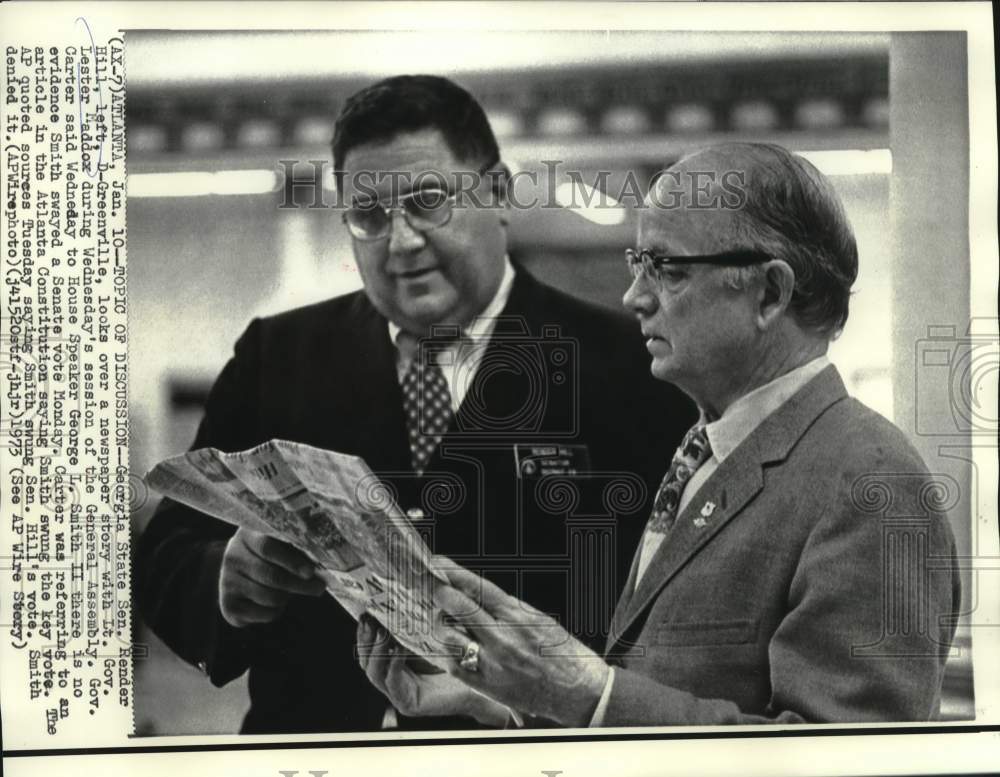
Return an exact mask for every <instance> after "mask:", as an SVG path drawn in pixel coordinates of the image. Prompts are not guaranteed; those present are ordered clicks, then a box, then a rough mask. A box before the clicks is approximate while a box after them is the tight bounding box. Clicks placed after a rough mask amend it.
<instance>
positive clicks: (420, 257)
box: [134, 76, 694, 733]
mask: <svg viewBox="0 0 1000 777" xmlns="http://www.w3.org/2000/svg"><path fill="white" fill-rule="evenodd" d="M333 159H334V169H335V171H336V172H337V173H338V174H339V187H338V189H339V192H340V196H341V197H342V199H343V200H344V202H345V203H346V204H347V205H349V207H348V209H347V210H346V211H345V213H344V220H345V222H346V226H347V228H348V229H349V230H350V234H351V236H352V238H353V245H354V254H355V258H356V260H357V266H358V270H359V272H360V275H361V278H362V280H363V281H364V290H363V291H360V292H357V293H354V294H349V295H346V296H343V297H338V298H335V299H331V300H328V301H326V302H323V303H320V304H317V305H312V306H309V307H306V308H301V309H298V310H293V311H289V312H287V313H283V314H281V315H278V316H274V317H271V318H267V319H262V320H255V321H253V322H252V323H251V324H250V326H249V327H248V329H247V330H246V332H245V333H244V334H243V336H242V337H241V338H240V340H239V342H238V343H237V345H236V349H235V354H234V356H233V358H232V359H231V360H230V362H229V363H228V364H227V365H226V367H225V368H224V369H223V371H222V373H221V374H220V376H219V378H218V380H217V382H216V384H215V386H214V387H213V389H212V392H211V395H210V397H209V400H208V404H207V407H206V412H205V417H204V420H203V421H202V424H201V426H200V428H199V430H198V434H197V437H196V439H195V441H194V447H195V448H200V447H206V446H214V447H217V448H220V449H223V450H226V451H233V450H242V449H246V448H249V447H252V446H254V445H257V444H259V443H262V442H265V441H267V440H269V439H271V438H283V439H288V440H294V441H298V442H303V443H307V444H310V445H314V446H317V447H320V448H327V449H333V450H338V451H342V452H346V453H351V454H354V455H357V456H361V457H363V458H364V459H365V460H366V461H367V462H368V464H369V466H370V467H371V468H372V470H373V471H374V472H376V473H377V474H378V475H379V476H380V478H381V479H382V480H383V481H384V482H386V483H387V484H388V485H389V487H390V488H391V489H392V490H393V491H394V492H395V494H396V497H397V501H398V503H399V504H400V506H401V507H402V508H403V509H404V510H406V511H407V512H408V513H409V514H410V515H411V516H412V517H413V520H414V522H415V524H416V525H417V527H418V529H419V530H420V531H421V532H423V533H424V535H425V537H426V539H427V541H428V542H429V544H430V545H431V547H432V548H433V549H434V550H435V551H436V552H438V553H445V554H448V555H449V556H451V557H453V558H456V559H458V560H460V561H462V562H463V563H465V564H468V565H470V566H473V567H475V568H476V569H477V570H479V571H481V572H483V574H485V575H486V576H487V577H489V578H490V579H492V580H494V581H495V582H497V583H498V584H501V585H503V586H504V587H505V588H507V589H508V590H511V591H512V592H514V593H516V594H518V595H519V596H521V597H522V598H524V599H525V600H527V601H529V602H531V603H532V604H533V605H534V606H536V607H538V608H540V609H543V610H545V611H546V612H549V613H552V614H553V615H554V616H556V617H557V618H558V619H559V620H560V622H562V623H563V625H564V626H565V627H566V628H568V629H569V630H570V631H572V632H573V633H574V634H575V635H576V636H577V637H579V638H580V639H583V640H585V641H587V642H589V643H593V644H595V646H596V645H598V644H599V643H600V642H601V641H603V639H604V638H605V636H606V634H607V631H608V625H609V622H610V616H611V610H612V607H611V606H610V603H611V602H612V601H613V599H612V598H611V597H612V596H613V593H614V592H615V591H616V590H617V589H618V588H619V587H620V585H621V583H622V581H623V578H624V573H625V571H626V570H627V568H628V559H629V558H630V557H631V554H632V551H633V549H634V548H635V546H636V544H637V542H638V538H639V535H640V534H641V530H642V516H643V514H644V513H645V511H646V510H648V505H649V503H650V502H651V500H652V492H651V490H649V489H646V487H645V482H646V481H647V479H648V477H650V476H651V473H652V472H653V471H655V470H656V469H658V468H660V467H662V462H663V461H665V460H666V459H667V458H668V457H669V455H670V451H671V450H672V448H673V446H675V445H676V444H677V442H678V441H679V440H680V438H681V436H682V435H683V431H684V429H685V428H686V427H687V426H688V425H689V424H690V423H691V421H692V420H693V418H694V412H693V407H692V406H691V404H690V402H689V401H688V400H687V399H686V398H685V397H684V396H683V395H682V394H680V392H678V391H676V390H675V389H673V388H672V387H668V386H666V385H665V384H658V383H657V382H656V381H654V380H653V379H652V378H651V377H650V376H649V375H648V374H647V373H646V370H645V364H644V362H645V358H644V355H643V354H642V349H641V347H640V344H639V342H638V341H637V338H636V337H635V334H634V329H635V324H634V322H630V321H628V320H627V318H626V317H624V316H619V315H617V314H615V313H613V312H611V311H607V310H603V309H600V308H598V307H596V306H594V305H590V304H587V303H584V302H581V301H580V300H577V299H574V298H572V297H570V296H568V295H566V294H564V293H562V292H559V291H557V290H556V289H553V288H551V287H549V286H546V285H544V284H542V283H541V282H539V281H537V280H536V279H534V278H533V277H532V276H531V275H530V274H529V273H528V272H527V271H526V270H525V269H524V268H523V267H519V266H517V265H516V264H515V263H514V262H512V261H511V260H510V259H509V257H508V255H507V215H508V210H507V206H506V202H505V199H504V185H505V178H506V168H505V167H504V165H503V164H502V162H501V161H500V157H499V150H498V148H497V143H496V140H495V138H494V136H493V132H492V130H491V129H490V126H489V123H488V122H487V120H486V116H485V114H484V112H483V110H482V108H481V107H480V106H479V105H478V103H476V101H475V100H474V99H473V98H472V96H471V95H469V94H468V93H467V92H466V91H465V90H463V89H461V88H460V87H459V86H457V85H456V84H454V83H452V82H450V81H448V80H446V79H443V78H436V77H430V76H401V77H396V78H390V79H387V80H385V81H382V82H379V83H377V84H374V85H372V86H370V87H368V88H366V89H364V90H362V91H361V92H359V93H358V94H356V95H354V96H353V97H352V98H350V99H349V100H348V101H347V103H346V104H345V106H344V108H343V111H342V112H341V115H340V118H339V119H338V121H337V124H336V128H335V132H334V139H333ZM609 373H611V374H614V375H618V376H624V377H625V379H624V380H622V381H620V382H618V381H608V380H607V375H608V374H609ZM554 475H558V476H559V478H560V479H561V480H562V482H563V483H570V484H572V485H574V486H576V489H575V490H576V494H575V495H574V496H573V498H571V499H568V500H562V499H561V498H560V494H559V493H555V492H551V491H550V490H546V489H548V487H549V484H551V483H552V478H551V477H550V476H554ZM560 493H565V492H560ZM646 494H648V497H647V496H646ZM629 518H632V519H633V520H629ZM594 543H596V546H597V547H599V548H600V554H599V555H592V556H591V557H590V558H585V557H584V556H583V555H581V554H580V553H579V552H578V551H579V550H580V549H581V548H583V549H586V548H588V547H591V546H593V545H594ZM594 559H598V560H599V561H600V562H601V564H600V565H599V566H595V565H594V563H592V561H593V560H594ZM619 562H620V563H619ZM134 568H135V579H136V582H135V591H136V596H137V601H138V603H139V606H140V612H141V614H142V615H143V617H144V618H145V620H146V621H147V623H148V624H149V625H150V626H151V627H152V628H153V630H154V631H155V632H156V633H157V634H158V635H160V636H161V637H162V638H163V639H164V641H166V642H167V644H168V645H169V646H170V647H172V648H173V649H174V650H175V651H176V652H177V653H178V654H179V655H180V656H181V657H183V658H184V659H185V660H187V661H189V662H190V663H192V664H196V665H199V666H200V667H201V668H202V669H203V671H205V672H206V674H208V675H209V677H210V678H211V680H212V681H213V682H214V683H216V684H219V685H222V684H224V683H226V682H228V681H230V680H232V679H233V678H235V677H237V676H239V675H241V674H242V673H243V672H245V671H247V670H248V669H249V681H248V682H249V691H250V701H251V706H250V710H249V712H248V713H247V717H246V719H245V721H244V724H243V730H244V731H245V732H253V733H262V732H277V731H287V732H306V731H357V730H361V731H365V730H378V729H379V728H383V727H392V726H395V725H397V724H402V725H406V726H411V727H412V726H417V725H420V726H423V727H432V728H454V727H456V726H460V727H469V726H474V725H475V721H473V720H471V719H470V718H463V719H450V720H444V719H435V720H430V721H424V720H421V721H415V720H414V721H401V720H400V719H399V717H398V716H397V715H396V714H395V712H394V711H392V710H387V704H386V701H385V699H384V698H383V697H382V696H381V695H380V694H379V693H378V692H377V691H376V690H375V689H374V688H372V687H371V686H370V685H369V683H368V682H367V680H366V678H365V675H364V674H363V673H362V672H361V671H360V670H359V669H358V666H357V663H356V660H355V652H354V648H355V637H354V635H355V625H354V622H353V621H352V620H351V618H350V616H348V615H347V613H346V612H344V611H343V610H342V609H341V608H340V607H339V605H338V604H337V603H336V602H335V601H334V600H333V599H332V598H331V597H328V596H321V595H320V594H321V593H322V591H323V586H322V584H321V583H320V582H319V581H318V579H317V578H316V577H315V576H314V574H313V568H312V564H311V563H310V562H309V560H308V559H307V558H305V557H304V556H303V554H301V553H299V552H298V551H297V550H295V549H294V548H292V547H291V546H289V545H286V544H284V543H281V542H279V541H277V540H275V539H273V538H270V537H266V536H264V535H261V534H257V533H255V532H252V531H248V530H246V529H240V530H239V531H237V532H235V534H234V533H233V530H232V528H230V527H228V526H226V525H224V524H222V523H220V522H218V521H215V520H212V519H210V518H208V517H207V516H204V515H200V514H198V513H196V512H194V511H192V510H190V509H188V508H186V507H184V506H182V505H180V504H177V503H174V502H172V501H170V500H165V501H164V503H163V504H162V505H161V506H160V507H159V509H158V510H157V513H156V515H155V516H154V518H153V520H152V521H151V523H150V525H149V527H148V528H147V530H146V531H145V532H144V534H143V535H142V536H141V537H140V539H139V542H138V546H137V552H136V557H135V563H134ZM619 570H621V573H619ZM580 578H585V579H591V580H594V581H598V583H597V587H596V588H588V589H583V588H581V587H579V586H575V585H573V581H574V580H576V579H580Z"/></svg>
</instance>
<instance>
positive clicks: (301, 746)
mask: <svg viewBox="0 0 1000 777" xmlns="http://www.w3.org/2000/svg"><path fill="white" fill-rule="evenodd" d="M995 732H1000V724H995V725H981V726H977V725H959V726H920V727H917V726H897V727H888V726H879V727H869V728H818V729H817V728H804V729H785V730H781V731H731V732H730V731H724V732H720V731H698V732H691V733H684V732H676V733H674V732H671V733H646V734H577V735H566V734H563V735H538V736H524V737H481V736H477V737H468V738H462V739H426V738H425V739H342V740H337V739H334V740H318V741H311V742H302V741H296V742H247V743H246V744H241V743H232V744H214V745H139V746H137V747H75V748H67V749H59V748H43V749H36V750H3V751H2V754H3V757H4V758H38V757H49V756H61V755H69V756H78V755H129V754H132V753H135V754H150V753H187V752H190V753H212V752H226V751H234V750H313V749H335V748H345V747H427V746H437V747H442V746H451V745H497V744H499V745H508V744H517V743H520V742H524V743H528V744H539V743H544V742H604V741H613V742H637V741H638V742H642V741H650V740H675V739H749V738H755V737H757V738H767V739H773V738H785V737H828V736H884V735H887V734H888V735H905V734H909V735H913V734H961V733H972V734H985V733H995Z"/></svg>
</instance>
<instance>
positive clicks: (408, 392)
mask: <svg viewBox="0 0 1000 777" xmlns="http://www.w3.org/2000/svg"><path fill="white" fill-rule="evenodd" d="M403 336H404V335H403V334H401V335H400V339H401V340H402V338H403ZM401 350H403V345H402V343H401ZM424 356H426V354H425V349H419V348H415V347H414V348H412V350H411V358H410V366H409V367H408V368H407V370H406V374H405V375H404V376H403V383H402V389H403V411H404V412H405V413H406V430H407V432H408V434H409V438H410V464H411V466H412V467H413V471H414V472H416V473H417V475H423V474H424V470H425V469H426V468H427V463H428V462H429V461H430V459H431V454H433V453H434V449H435V448H437V446H438V444H439V443H440V442H441V438H442V436H443V435H444V433H445V432H446V431H447V430H448V426H449V425H450V424H451V419H452V411H451V392H450V391H449V390H448V381H447V380H445V377H444V371H443V370H442V369H441V367H440V366H439V365H438V364H436V363H435V362H434V360H433V358H432V357H430V356H427V360H426V363H424V358H423V357H424Z"/></svg>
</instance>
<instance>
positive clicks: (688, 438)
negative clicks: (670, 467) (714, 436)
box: [680, 423, 712, 464]
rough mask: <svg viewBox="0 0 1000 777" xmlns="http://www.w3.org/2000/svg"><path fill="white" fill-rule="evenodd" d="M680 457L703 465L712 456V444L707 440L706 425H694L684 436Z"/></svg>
mask: <svg viewBox="0 0 1000 777" xmlns="http://www.w3.org/2000/svg"><path fill="white" fill-rule="evenodd" d="M680 453H681V455H682V456H683V457H684V458H686V459H689V460H692V461H696V462H698V464H701V463H703V462H704V461H705V460H706V459H708V457H709V456H711V455H712V444H711V442H709V439H708V430H707V429H706V424H703V423H700V424H695V425H694V426H692V427H691V429H690V430H689V431H688V433H687V434H686V435H685V436H684V441H683V442H682V443H681V447H680Z"/></svg>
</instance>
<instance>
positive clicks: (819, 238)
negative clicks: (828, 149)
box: [711, 143, 858, 333]
mask: <svg viewBox="0 0 1000 777" xmlns="http://www.w3.org/2000/svg"><path fill="white" fill-rule="evenodd" d="M711 151H713V152H719V153H721V154H723V155H729V154H730V153H732V154H735V155H738V158H741V159H748V158H749V159H751V160H753V162H755V163H756V164H750V165H748V166H747V167H748V169H747V170H746V180H745V181H744V191H745V193H746V200H745V203H744V205H743V207H742V209H740V210H737V211H734V216H735V219H736V230H737V238H738V239H739V240H740V242H741V243H745V244H746V245H745V247H747V248H751V249H753V250H756V251H761V252H763V253H766V254H769V255H770V256H771V257H773V258H774V259H781V260H784V261H785V262H787V263H788V265H789V266H790V267H791V268H792V270H793V271H794V272H795V288H794V290H793V292H792V300H791V303H790V309H791V313H792V315H794V316H795V318H796V320H797V321H798V322H799V323H800V324H801V325H802V326H805V327H808V328H810V329H814V330H817V331H821V332H826V333H836V332H839V331H840V330H841V329H843V327H844V324H845V323H846V322H847V314H848V303H849V301H850V297H851V286H853V285H854V281H855V280H856V279H857V277H858V247H857V243H856V242H855V240H854V232H853V230H852V229H851V225H850V223H849V222H848V220H847V215H846V214H845V213H844V207H843V205H842V204H841V202H840V198H839V197H838V196H837V193H836V191H835V190H834V188H833V185H832V184H831V183H830V181H829V180H828V179H827V178H826V176H824V175H823V174H822V173H821V172H820V171H819V170H817V169H816V168H815V167H814V166H813V165H812V164H811V163H810V162H808V161H806V160H805V159H804V158H802V157H800V156H796V155H795V154H792V153H791V152H790V151H788V150H787V149H785V148H782V147H781V146H778V145H775V144H773V143H726V144H723V145H720V146H715V147H713V148H712V149H711ZM741 247H744V246H741Z"/></svg>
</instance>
